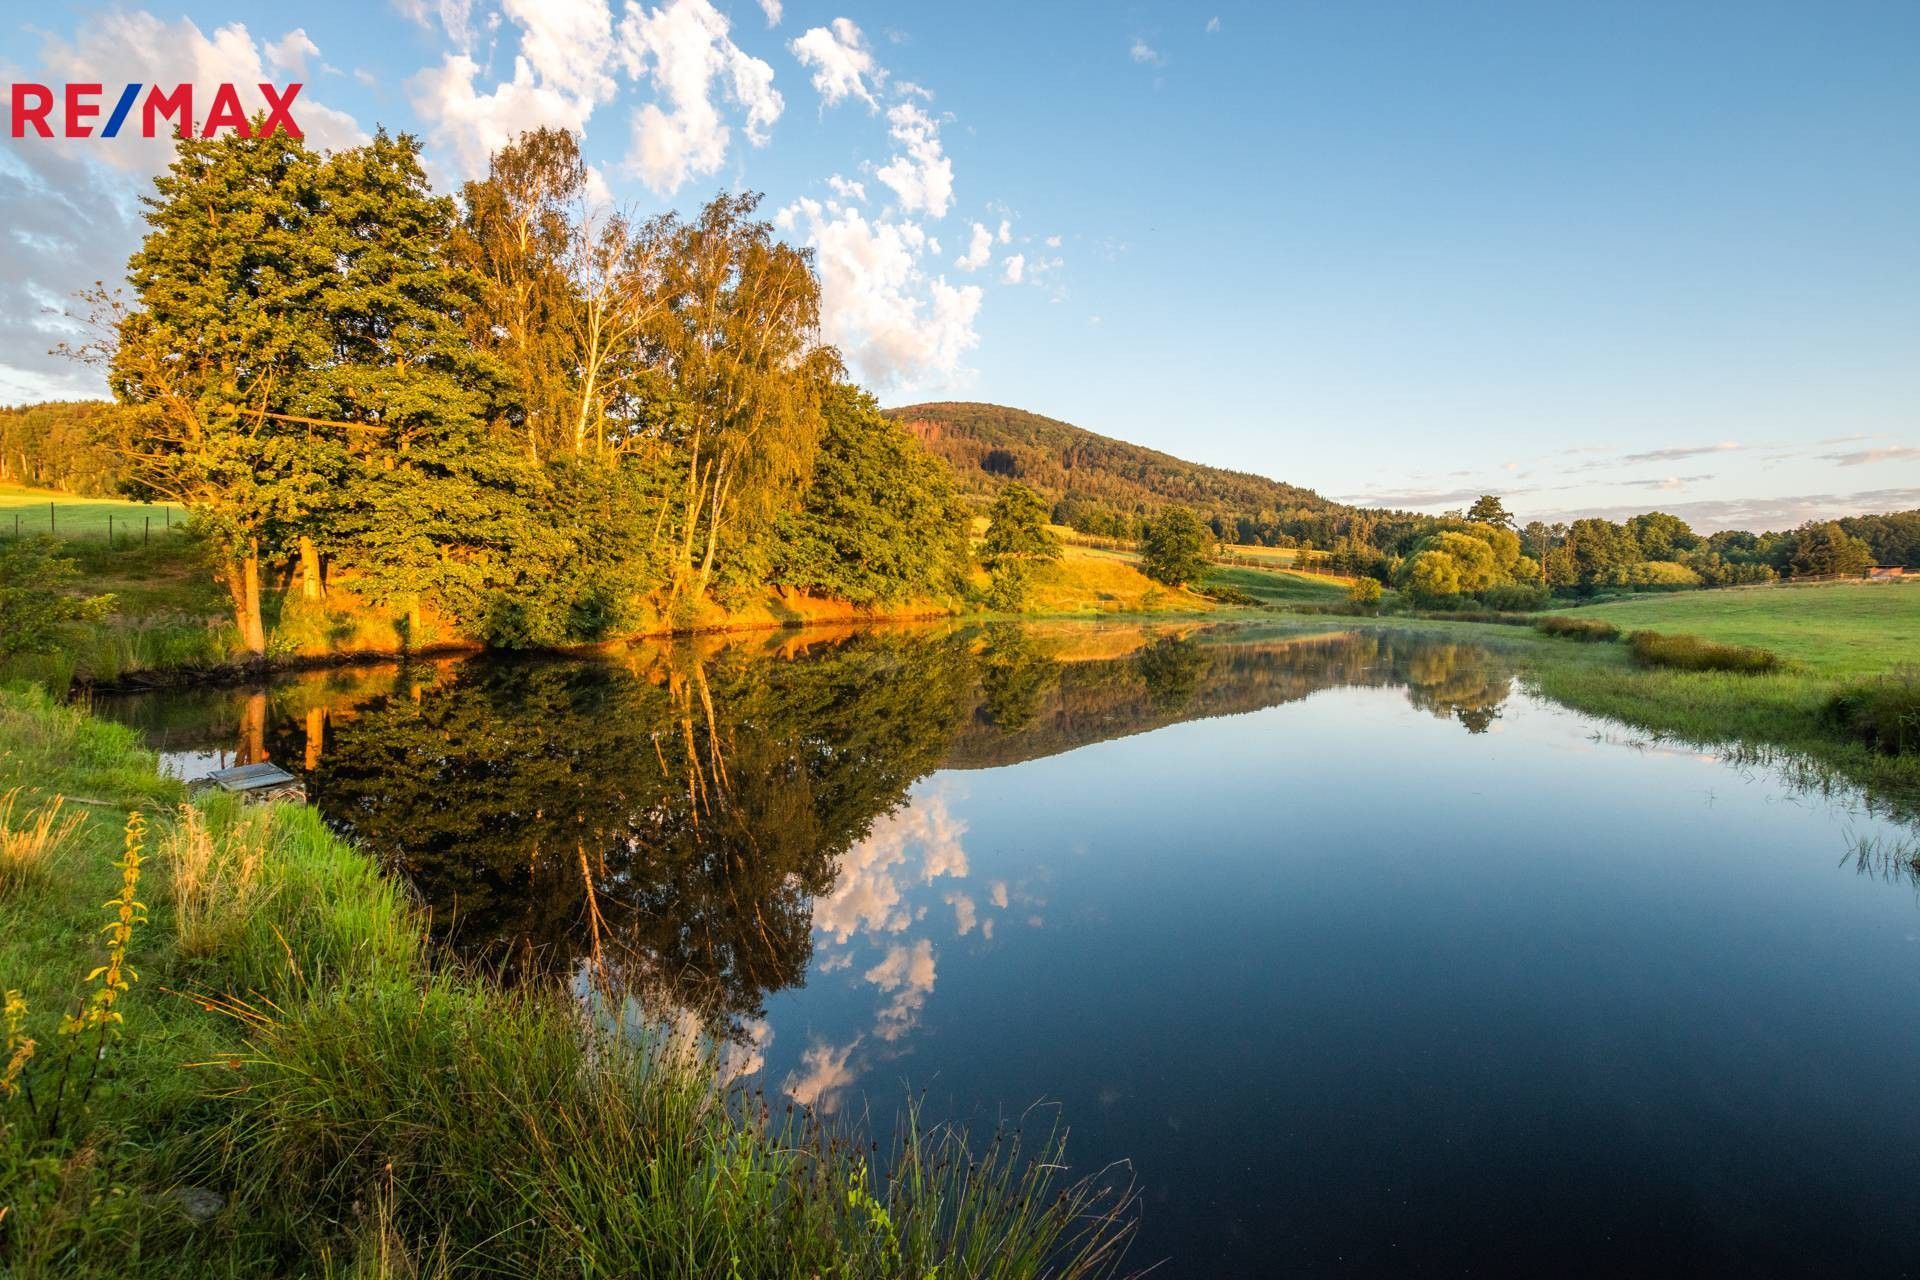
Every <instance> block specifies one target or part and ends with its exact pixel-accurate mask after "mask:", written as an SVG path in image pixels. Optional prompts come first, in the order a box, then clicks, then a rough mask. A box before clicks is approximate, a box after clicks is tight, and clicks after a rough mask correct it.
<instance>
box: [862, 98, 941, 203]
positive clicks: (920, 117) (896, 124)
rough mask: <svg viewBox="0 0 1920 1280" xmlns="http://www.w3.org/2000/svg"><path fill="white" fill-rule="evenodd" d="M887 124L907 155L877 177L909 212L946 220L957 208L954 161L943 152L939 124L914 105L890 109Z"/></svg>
mask: <svg viewBox="0 0 1920 1280" xmlns="http://www.w3.org/2000/svg"><path fill="white" fill-rule="evenodd" d="M887 124H888V129H887V132H888V133H889V134H891V135H892V137H893V140H894V141H895V142H898V143H899V144H900V145H901V146H902V147H904V148H905V153H904V154H896V155H895V156H894V157H893V159H891V160H890V161H888V162H887V163H886V164H885V165H883V166H881V168H880V169H879V170H878V171H876V172H875V174H874V176H875V177H877V178H879V179H880V181H882V182H884V183H886V184H887V185H888V186H889V187H891V188H893V193H894V195H896V196H898V197H899V198H900V207H901V209H902V210H904V211H905V212H907V213H925V214H927V215H928V216H929V217H933V218H944V217H946V216H947V210H948V209H949V208H951V207H952V205H953V161H952V160H950V159H948V158H947V156H946V155H945V154H943V153H942V151H941V148H940V126H939V124H938V123H937V122H936V121H935V120H934V119H933V117H931V116H929V115H928V114H927V113H926V112H924V111H922V110H921V109H920V108H919V107H916V106H914V105H913V104H912V103H911V102H902V103H897V104H895V105H894V106H892V107H889V108H888V109H887Z"/></svg>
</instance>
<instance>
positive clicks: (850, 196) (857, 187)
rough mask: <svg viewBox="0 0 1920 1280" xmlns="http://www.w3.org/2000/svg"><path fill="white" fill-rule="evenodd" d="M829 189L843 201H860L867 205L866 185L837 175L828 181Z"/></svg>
mask: <svg viewBox="0 0 1920 1280" xmlns="http://www.w3.org/2000/svg"><path fill="white" fill-rule="evenodd" d="M827 189H828V190H829V191H831V192H833V194H835V195H837V196H839V197H840V198H841V199H842V200H858V201H861V202H862V203H865V201H866V198H867V184H866V183H864V182H855V181H853V180H852V179H850V178H843V177H841V176H840V175H839V174H837V173H836V174H834V175H833V176H832V177H831V178H828V179H827Z"/></svg>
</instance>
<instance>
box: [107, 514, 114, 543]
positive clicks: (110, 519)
mask: <svg viewBox="0 0 1920 1280" xmlns="http://www.w3.org/2000/svg"><path fill="white" fill-rule="evenodd" d="M107 550H109V551H111V550H113V512H111V511H109V512H107Z"/></svg>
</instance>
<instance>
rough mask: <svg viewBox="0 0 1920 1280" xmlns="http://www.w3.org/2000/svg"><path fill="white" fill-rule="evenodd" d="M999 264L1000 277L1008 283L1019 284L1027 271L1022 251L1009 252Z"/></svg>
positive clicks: (1025, 259) (1025, 257) (1025, 258)
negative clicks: (1001, 272)
mask: <svg viewBox="0 0 1920 1280" xmlns="http://www.w3.org/2000/svg"><path fill="white" fill-rule="evenodd" d="M1000 265H1001V268H1002V270H1003V274H1002V276H1001V278H1002V279H1003V280H1005V281H1006V282H1007V283H1008V284H1019V283H1020V279H1021V277H1022V276H1024V275H1025V274H1026V271H1027V256H1026V255H1025V254H1024V253H1015V254H1011V255H1009V256H1008V258H1007V260H1006V261H1005V262H1003V263H1001V264H1000Z"/></svg>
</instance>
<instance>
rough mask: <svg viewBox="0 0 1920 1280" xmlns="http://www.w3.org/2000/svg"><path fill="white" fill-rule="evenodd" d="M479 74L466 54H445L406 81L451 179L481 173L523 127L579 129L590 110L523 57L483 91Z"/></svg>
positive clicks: (589, 105)
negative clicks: (509, 76)
mask: <svg viewBox="0 0 1920 1280" xmlns="http://www.w3.org/2000/svg"><path fill="white" fill-rule="evenodd" d="M479 74H480V64H479V63H477V62H475V61H474V60H473V59H472V58H471V57H469V56H468V55H466V54H464V53H450V54H447V55H446V56H445V57H444V58H443V59H441V62H440V65H439V66H437V67H429V68H427V69H426V70H424V71H421V72H419V73H417V74H416V75H415V76H414V77H413V78H412V79H411V80H409V81H408V82H407V92H408V97H409V98H410V99H411V100H412V102H413V109H414V110H415V111H417V112H419V113H420V115H421V117H422V118H423V119H425V120H426V121H427V122H428V124H427V140H428V142H429V143H430V144H431V145H432V146H433V148H434V150H435V152H436V154H437V156H438V157H439V159H440V160H441V161H443V162H446V163H449V164H450V165H451V169H452V176H453V177H455V178H472V177H478V176H480V175H482V174H484V173H485V172H486V171H487V161H488V159H489V158H490V157H491V156H492V155H493V153H494V152H495V151H498V150H499V149H500V148H501V147H504V146H505V145H507V143H509V142H511V141H513V140H514V139H515V138H516V137H518V136H519V135H520V134H521V133H522V132H524V131H526V130H529V129H540V128H551V129H566V130H569V131H570V132H574V133H578V132H579V131H580V130H582V129H584V128H586V124H587V118H588V117H589V116H591V115H592V114H593V108H594V103H593V102H592V101H591V100H588V99H582V98H576V97H571V96H569V95H567V94H565V93H562V92H561V91H560V90H558V89H556V88H554V87H552V86H550V85H544V84H541V83H540V82H539V79H538V78H537V77H536V76H535V74H534V71H533V66H532V64H531V63H529V62H528V61H527V60H526V59H525V58H523V57H522V58H515V59H514V64H513V78H512V79H511V80H506V81H502V82H500V83H498V84H496V85H495V86H494V87H493V88H492V89H491V90H489V91H488V92H485V93H482V92H481V91H480V89H479V88H478V86H477V85H476V84H475V81H476V80H477V78H478V77H479Z"/></svg>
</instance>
